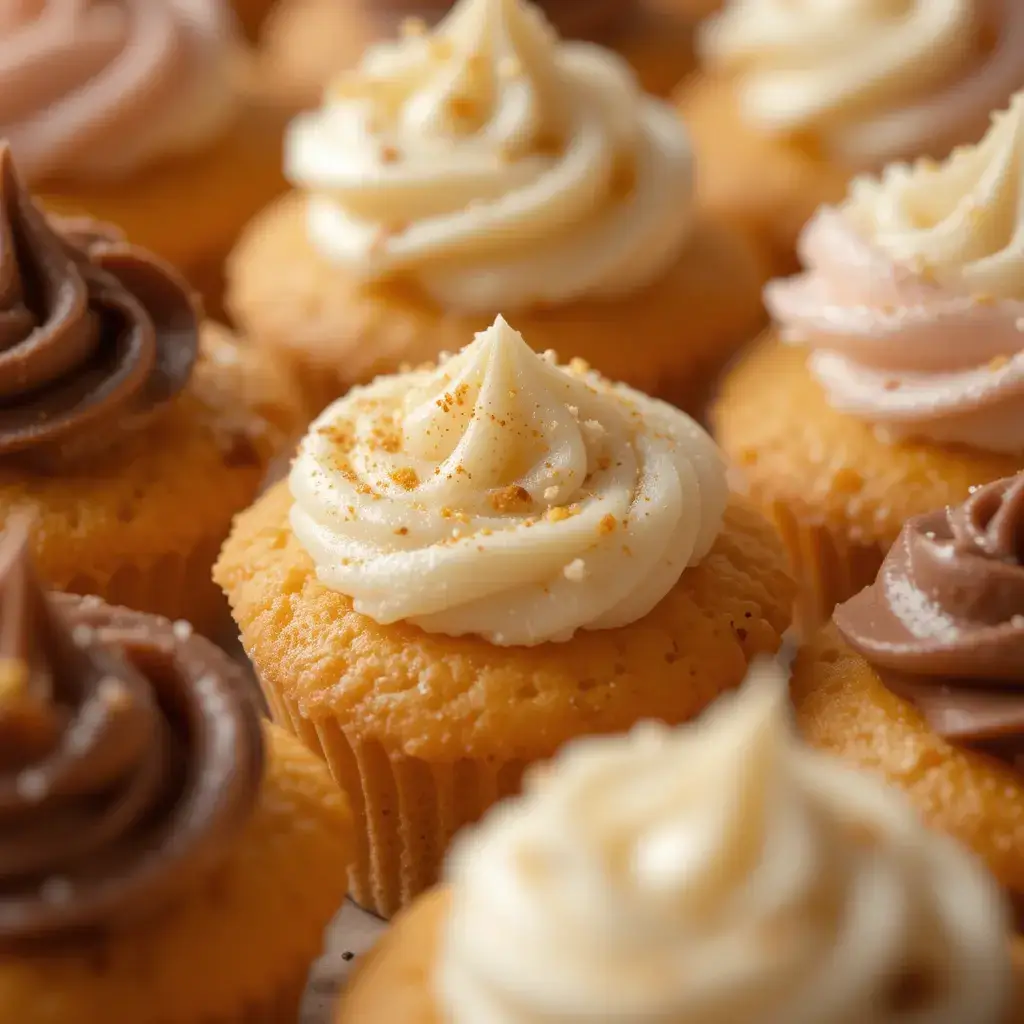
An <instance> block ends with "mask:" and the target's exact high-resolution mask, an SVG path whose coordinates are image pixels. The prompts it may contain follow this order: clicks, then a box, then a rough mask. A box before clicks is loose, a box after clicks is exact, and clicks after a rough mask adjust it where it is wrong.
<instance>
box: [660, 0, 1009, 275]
mask: <svg viewBox="0 0 1024 1024" xmlns="http://www.w3.org/2000/svg"><path fill="white" fill-rule="evenodd" d="M700 48H701V50H702V63H703V66H704V68H705V71H706V74H704V75H702V76H701V77H700V78H697V79H695V80H694V81H692V82H690V83H689V84H688V85H687V86H685V87H684V89H683V91H682V92H681V94H680V103H681V110H682V112H683V114H684V116H685V118H686V120H687V122H688V124H689V125H690V127H691V129H692V131H693V135H694V139H695V141H696V146H697V153H698V154H699V160H700V163H699V170H700V178H699V180H700V188H701V190H702V195H701V199H702V202H704V203H706V204H708V206H709V207H710V208H711V209H713V210H715V211H718V212H722V213H729V214H731V215H733V216H737V217H739V218H740V219H741V220H742V221H743V222H744V223H746V224H748V225H750V226H752V227H753V228H754V229H755V230H757V231H758V232H759V234H760V235H761V236H762V237H764V238H765V239H766V240H767V241H769V242H770V243H771V244H773V245H774V247H775V249H776V251H777V253H778V257H779V260H780V263H781V264H782V266H783V267H789V266H791V265H792V256H793V244H794V242H795V240H796V237H797V234H798V232H799V231H800V228H801V227H802V226H803V224H804V223H805V222H806V221H807V219H808V218H809V217H810V216H811V214H812V213H813V212H814V210H815V209H816V208H817V207H818V206H819V205H820V204H822V203H832V202H836V201H838V200H839V199H841V198H842V196H843V192H844V189H845V185H846V182H847V180H848V179H849V177H850V176H851V175H853V174H854V173H858V172H863V171H875V170H878V169H879V168H881V167H882V166H884V165H885V164H887V163H891V162H893V161H895V160H912V159H915V158H917V157H923V156H927V157H932V158H935V159H940V158H943V157H945V156H946V155H947V154H948V153H949V152H950V151H951V150H952V149H953V148H954V147H955V146H957V145H962V144H965V143H972V142H976V141H977V140H978V139H979V138H981V136H982V135H983V134H984V131H985V127H986V124H987V122H988V116H989V112H990V111H992V110H997V109H999V108H1000V107H1002V106H1004V105H1005V104H1006V102H1007V101H1008V99H1009V98H1010V96H1011V95H1012V94H1013V93H1014V91H1015V90H1017V89H1020V88H1021V86H1024V61H1022V60H1021V56H1020V55H1021V53H1022V52H1024V5H1022V4H1020V3H1019V2H1018V0H870V2H869V0H854V2H845V3H839V4H836V3H833V2H829V0H814V2H810V3H802V4H796V5H794V4H791V3H787V2H785V0H730V2H729V3H727V4H726V5H725V9H724V10H723V11H722V13H721V14H719V15H717V16H716V17H715V18H713V19H711V20H710V21H709V22H708V23H707V24H706V26H705V28H704V30H703V33H702V37H701V40H700Z"/></svg>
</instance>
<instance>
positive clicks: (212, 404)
mask: <svg viewBox="0 0 1024 1024" xmlns="http://www.w3.org/2000/svg"><path fill="white" fill-rule="evenodd" d="M295 410H296V402H295V399H294V396H293V394H292V392H291V390H290V388H289V387H288V385H287V383H286V382H284V381H282V380H281V378H280V374H279V373H277V372H276V371H274V370H273V369H272V368H271V367H269V366H268V365H266V364H265V363H264V361H263V359H262V358H261V357H260V355H259V354H258V353H254V352H252V351H251V350H248V349H245V348H243V347H241V346H238V345H236V344H235V343H234V341H233V340H232V339H231V338H230V336H229V335H228V334H227V333H226V332H225V331H224V330H223V329H221V328H216V327H212V326H203V325H201V324H200V320H199V315H198V312H197V308H196V306H195V304H194V301H193V296H192V293H191V291H190V289H189V288H188V287H187V286H186V285H185V283H184V282H183V281H182V279H181V278H180V277H179V276H178V274H177V273H176V272H174V271H173V270H172V269H171V268H170V267H169V266H167V265H166V264H164V263H162V262H161V261H160V260H158V259H157V258H155V257H153V256H151V255H150V254H149V253H147V252H145V251H143V250H141V249H138V248H135V247H134V246H131V245H129V244H128V243H126V242H125V241H124V240H123V239H121V238H120V237H119V236H118V235H117V234H116V232H114V231H112V230H111V229H109V228H108V227H106V226H104V225H100V224H98V223H96V222H93V221H83V220H74V221H66V220H48V219H47V218H46V217H45V216H44V215H43V214H42V213H41V212H40V210H39V209H37V207H36V206H35V204H34V203H33V201H32V199H31V198H30V197H29V195H28V193H27V192H26V190H25V189H24V187H23V186H22V184H21V182H20V181H19V178H18V175H17V173H16V172H15V169H14V165H13V163H12V159H11V154H10V152H9V150H7V149H6V148H4V149H2V150H0V523H3V522H4V521H6V519H7V518H8V517H9V516H10V515H11V514H12V513H13V512H15V511H28V512H30V513H31V514H32V516H33V518H34V519H35V521H36V525H37V529H36V531H35V537H34V542H33V543H34V549H35V553H36V557H37V560H38V565H39V569H40V572H41V574H42V575H43V577H44V578H45V580H46V581H47V583H48V584H50V585H52V586H54V587H55V588H59V589H61V590H69V591H73V592H76V593H93V594H99V595H100V596H102V597H104V598H107V599H108V600H110V601H111V602H113V603H116V604H123V605H127V606H130V607H134V608H138V609H140V610H143V611H148V612H157V613H160V614H164V615H167V616H169V617H171V618H188V619H190V620H192V621H194V622H195V623H196V625H197V627H198V628H200V629H201V630H210V629H213V628H216V626H217V625H218V624H219V622H220V617H221V615H222V609H223V606H222V602H221V600H220V599H219V597H218V594H217V592H216V589H215V588H214V587H213V585H212V583H211V582H210V578H209V576H210V566H211V564H212V563H213V559H214V557H215V555H216V551H217V549H218V547H219V545H220V543H221V541H222V539H223V538H224V536H225V535H226V534H227V531H228V527H229V525H230V521H231V517H232V515H233V514H234V513H235V512H236V511H237V510H238V509H240V508H243V507H244V506H245V505H246V504H248V503H249V502H250V501H251V500H252V498H253V497H254V496H255V494H256V493H257V491H258V489H259V486H260V484H261V482H262V480H263V477H264V474H265V471H266V468H267V465H268V464H269V462H270V460H271V459H272V458H273V457H274V455H275V454H276V453H277V451H278V449H279V448H280V447H281V445H282V443H283V441H284V438H285V436H286V434H287V432H288V431H289V430H291V429H292V427H293V420H294V417H295ZM214 481H215V482H216V483H215V484H214ZM185 509H187V510H188V515H182V514H179V513H181V512H182V511H183V510H185Z"/></svg>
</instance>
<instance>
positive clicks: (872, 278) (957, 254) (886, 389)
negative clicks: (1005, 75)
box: [765, 94, 1024, 453]
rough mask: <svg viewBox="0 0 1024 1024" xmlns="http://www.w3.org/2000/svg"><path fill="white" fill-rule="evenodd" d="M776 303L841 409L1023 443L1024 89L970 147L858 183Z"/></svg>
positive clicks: (993, 445) (900, 425)
mask: <svg viewBox="0 0 1024 1024" xmlns="http://www.w3.org/2000/svg"><path fill="white" fill-rule="evenodd" d="M799 249H800V256H801V259H802V261H803V263H804V266H805V268H806V269H805V272H804V273H803V274H801V275H798V276H797V277H795V278H791V279H788V280H785V281H776V282H773V283H771V284H770V285H769V286H768V288H767V290H766V293H765V300H766V304H767V306H768V308H769V310H770V312H771V313H772V315H773V317H774V318H775V320H776V321H777V322H778V323H779V324H780V326H781V327H782V328H783V331H784V336H785V337H786V339H787V340H789V341H792V342H794V343H798V344H805V345H808V346H809V347H810V348H811V349H812V353H811V356H810V361H809V367H810V369H811V372H812V373H813V374H814V375H815V376H816V377H817V378H818V380H819V381H820V382H821V384H822V385H823V386H824V388H825V390H826V392H827V394H828V397H829V401H830V402H831V404H832V405H833V406H835V407H836V408H837V409H839V410H841V411H843V412H847V413H851V414H853V415H855V416H858V417H860V418H862V419H865V420H867V421H868V422H870V423H872V424H874V425H876V427H878V428H879V431H880V432H881V433H882V434H883V435H884V436H886V437H888V438H893V439H896V438H900V437H908V436H909V437H914V438H924V439H928V440H932V441H938V442H940V443H943V442H952V443H961V444H968V445H973V446H975V447H978V448H983V449H986V450H990V451H996V452H1010V453H1015V452H1019V451H1024V415H1022V412H1021V410H1022V408H1024V94H1018V95H1017V96H1016V97H1014V99H1013V101H1012V104H1011V106H1010V108H1009V109H1008V110H1007V111H1004V112H1002V113H1000V114H997V115H995V117H994V118H993V124H992V127H991V129H990V130H989V132H988V134H987V135H986V136H985V138H984V139H983V140H982V141H981V142H980V143H979V144H978V145H977V146H974V147H964V148H963V149H960V150H958V151H957V152H955V153H954V154H953V155H952V156H951V157H950V158H949V159H948V160H947V161H946V162H944V163H942V164H939V165H935V164H931V163H928V162H920V163H918V164H915V165H914V166H912V167H908V166H902V165H897V166H895V167H891V168H889V169H888V170H887V171H886V172H885V173H884V174H883V175H882V176H881V178H879V179H861V180H859V181H856V182H855V183H854V184H853V186H852V188H851V194H850V197H849V199H848V200H847V202H846V203H845V204H844V205H843V206H842V207H840V208H838V209H833V208H824V209H823V210H822V211H820V212H819V213H818V214H817V215H816V216H815V218H814V219H813V220H812V221H811V222H810V224H808V226H807V227H806V228H805V230H804V233H803V235H802V237H801V240H800V246H799Z"/></svg>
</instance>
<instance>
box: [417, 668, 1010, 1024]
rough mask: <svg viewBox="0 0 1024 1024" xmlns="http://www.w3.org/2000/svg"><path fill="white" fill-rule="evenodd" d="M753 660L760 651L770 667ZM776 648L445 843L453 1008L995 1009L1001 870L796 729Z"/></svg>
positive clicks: (648, 1021) (447, 985)
mask: <svg viewBox="0 0 1024 1024" xmlns="http://www.w3.org/2000/svg"><path fill="white" fill-rule="evenodd" d="M762 671H765V670H762ZM785 708H786V691H785V686H784V684H783V682H782V680H781V679H780V678H779V675H778V672H777V670H774V671H772V672H771V675H770V678H759V679H755V680H752V681H751V682H750V683H749V684H748V685H747V687H746V688H745V690H744V691H742V692H741V693H740V694H739V695H733V696H729V697H725V698H722V700H721V701H720V703H719V704H718V705H716V706H715V707H713V708H712V709H711V710H710V711H709V712H708V713H706V715H705V717H704V718H703V719H702V721H701V723H700V724H699V725H697V726H691V727H689V728H686V727H684V728H679V729H669V728H667V727H664V726H660V725H655V724H653V723H648V724H645V725H641V726H639V727H638V728H637V729H636V730H634V732H632V733H631V734H630V735H629V736H625V737H602V738H591V739H585V740H581V741H577V742H576V743H575V744H573V745H572V746H571V747H569V748H568V749H567V750H566V751H565V752H564V753H563V754H562V755H561V756H560V757H559V759H558V760H557V762H556V763H555V764H554V766H553V767H551V768H550V769H549V770H546V771H545V772H544V773H543V774H542V775H540V776H537V777H535V778H534V779H532V780H528V783H527V790H526V794H525V796H523V797H521V798H519V799H518V800H514V801H510V802H508V803H506V804H504V805H501V806H499V808H498V809H497V810H496V811H494V812H492V814H491V815H490V816H489V818H487V819H486V820H485V821H484V823H483V824H482V825H481V826H479V827H478V828H477V829H476V830H475V831H473V832H470V833H469V834H468V835H467V836H466V837H465V838H463V839H462V840H461V842H460V843H458V844H457V845H456V848H455V852H454V854H453V857H452V858H451V860H450V861H449V871H448V874H449V880H450V882H451V890H452V905H451V912H450V915H449V918H448V922H447V925H446V928H445V932H444V936H443V939H442V945H441V953H440V962H439V965H438V968H437V972H436V974H435V977H434V986H435V991H436V993H437V1000H438V1002H439V1004H440V1006H441V1007H442V1009H443V1013H444V1019H445V1020H446V1021H450V1022H451V1024H554V1022H556V1021H568V1020H574V1021H597V1020H601V1021H604V1022H607V1024H691V1022H692V1024H866V1022H869V1021H870V1022H871V1024H896V1022H897V1021H910V1020H913V1021H914V1022H915V1024H963V1022H964V1021H967V1020H970V1021H972V1022H976V1024H996V1022H997V1021H1000V1020H1002V1019H1003V1014H1004V1013H1005V1010H1006V1008H1007V1006H1008V1002H1007V1001H1008V998H1009V992H1008V989H1009V982H1010V971H1009V944H1008V933H1009V924H1008V920H1007V918H1006V915H1005V913H1004V908H1003V907H1002V905H1001V902H1000V896H999V893H998V890H997V889H996V887H995V885H994V883H993V882H992V880H991V878H990V877H989V876H988V875H987V874H986V873H984V871H983V870H982V868H981V867H980V866H979V865H978V864H976V863H975V861H974V860H973V859H972V858H971V857H970V855H969V854H968V853H967V852H966V851H964V850H961V849H960V848H959V847H957V846H956V845H955V844H954V843H953V841H952V840H950V839H948V838H946V837H944V836H939V835H937V834H933V833H931V832H929V831H927V830H926V829H925V827H924V826H923V825H922V824H921V823H920V822H919V820H918V819H917V818H916V816H915V815H914V813H913V811H912V810H911V808H910V807H909V806H907V805H905V804H904V803H903V801H902V798H901V797H900V796H898V795H897V794H896V793H895V792H894V791H892V790H890V789H888V788H887V787H885V786H884V785H883V784H882V783H880V782H879V781H877V780H875V779H873V778H871V777H870V776H868V775H866V774H862V773H860V772H857V771H856V770H854V769H852V768H849V767H847V766H845V765H843V764H841V763H840V762H839V761H837V760H836V759H834V758H831V757H828V756H826V755H823V754H820V753H817V752H813V751H811V750H809V749H807V748H805V747H803V746H802V745H801V744H799V743H798V742H797V741H796V740H795V738H794V736H793V734H792V731H791V729H790V726H789V722H788V715H787V713H786V710H785Z"/></svg>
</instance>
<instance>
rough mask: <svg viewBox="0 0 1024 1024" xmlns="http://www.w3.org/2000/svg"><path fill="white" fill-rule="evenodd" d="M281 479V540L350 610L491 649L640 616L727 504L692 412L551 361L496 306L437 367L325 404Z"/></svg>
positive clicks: (699, 550) (697, 552) (695, 556)
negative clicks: (295, 542)
mask: <svg viewBox="0 0 1024 1024" xmlns="http://www.w3.org/2000/svg"><path fill="white" fill-rule="evenodd" d="M291 489H292V493H293V496H294V498H295V502H294V505H293V508H292V519H291V521H292V527H293V529H294V531H295V534H296V536H297V537H298V539H299V541H300V542H301V543H302V544H303V546H304V547H305V548H306V550H307V551H308V552H309V553H310V555H311V556H312V559H313V561H314V563H315V565H316V570H317V574H318V576H319V578H320V580H321V581H323V582H324V583H325V584H327V585H328V586H329V587H332V588H334V589H335V590H338V591H341V592H342V593H343V594H348V595H349V596H351V597H352V599H353V604H354V607H355V609H356V610H357V611H359V612H361V613H363V614H364V615H368V616H369V617H370V618H372V619H375V620H376V621H377V622H381V623H391V622H395V621H397V620H400V619H401V620H407V621H410V622H412V623H414V624H416V625H418V626H421V627H422V628H423V629H425V630H427V631H429V632H438V633H447V634H449V635H453V636H458V635H462V634H477V635H480V636H483V637H485V638H486V639H488V640H489V641H491V642H492V643H495V644H505V645H510V644H521V645H532V644H538V643H543V642H546V641H552V640H567V639H569V638H570V637H571V636H572V635H573V634H574V633H575V632H576V630H579V629H614V628H616V627H618V626H622V625H625V624H626V623H629V622H633V621H635V620H637V619H639V618H642V617H643V616H644V615H646V614H647V613H648V612H649V611H650V610H651V609H652V608H654V606H655V605H656V604H657V603H658V602H659V601H660V600H661V599H662V598H663V597H664V596H665V594H666V593H667V592H668V591H669V590H670V589H671V588H672V587H673V586H674V585H675V583H676V581H677V580H678V579H679V577H680V575H681V574H682V572H683V571H684V570H685V569H686V567H687V566H689V565H693V564H694V563H696V562H697V561H699V560H700V559H701V558H702V557H703V556H704V555H705V554H706V553H707V552H708V550H709V549H710V548H711V545H712V544H713V542H714V540H715V538H716V536H717V534H718V531H719V528H720V525H721V520H722V514H723V511H724V509H725V504H726V499H727V488H726V483H725V471H724V467H723V464H722V461H721V458H720V456H719V453H718V450H717V449H716V447H715V445H714V443H713V442H712V441H711V439H710V438H709V437H708V436H707V434H706V433H705V432H704V431H703V430H701V428H700V427H699V426H697V424H696V423H694V422H693V420H691V419H690V418H689V417H688V416H686V415H685V414H684V413H682V412H680V411H678V410H677V409H674V408H673V407H671V406H669V405H667V404H665V403H663V402H659V401H657V400H655V399H652V398H647V397H646V396H644V395H641V394H639V393H638V392H635V391H632V390H630V389H629V388H626V387H624V386H618V385H613V384H610V383H608V382H607V381H605V380H603V379H602V378H600V377H598V376H597V375H596V374H593V373H590V372H587V371H586V370H585V368H582V367H576V368H567V367H559V366H557V365H555V363H554V359H553V358H550V359H549V358H545V357H543V356H539V355H537V354H535V353H534V352H533V351H532V350H531V349H530V347H529V346H528V345H527V344H526V343H525V342H524V341H523V339H522V338H521V337H520V336H519V335H518V334H517V333H516V332H515V331H513V330H512V329H511V328H510V327H509V326H508V324H506V323H505V321H504V320H502V319H501V318H500V317H499V319H498V320H497V322H496V323H495V324H494V326H493V327H491V328H489V329H488V330H486V331H483V332H481V333H480V334H478V335H477V337H476V340H475V341H474V342H473V343H472V344H471V345H469V346H467V347H466V348H465V349H463V350H462V352H461V353H459V354H458V355H457V356H454V357H452V358H451V359H449V360H447V361H446V362H444V363H442V364H441V365H440V366H439V367H437V368H429V369H426V370H420V371H417V372H413V373H407V374H400V375H398V376H393V377H381V378H378V380H376V381H375V382H374V383H373V384H371V385H369V386H367V387H363V388H356V389H354V390H353V391H352V392H350V393H349V395H348V396H347V397H345V398H343V399H341V400H340V401H338V402H335V403H334V404H333V405H332V406H330V407H329V408H328V409H327V410H326V411H325V412H324V413H323V414H322V415H321V416H320V417H319V419H318V420H317V421H316V422H315V423H314V424H313V427H312V428H311V430H310V432H309V434H308V435H307V436H306V438H305V439H304V441H303V442H302V445H301V447H300V451H299V455H298V458H297V460H296V462H295V464H294V467H293V469H292V474H291Z"/></svg>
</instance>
